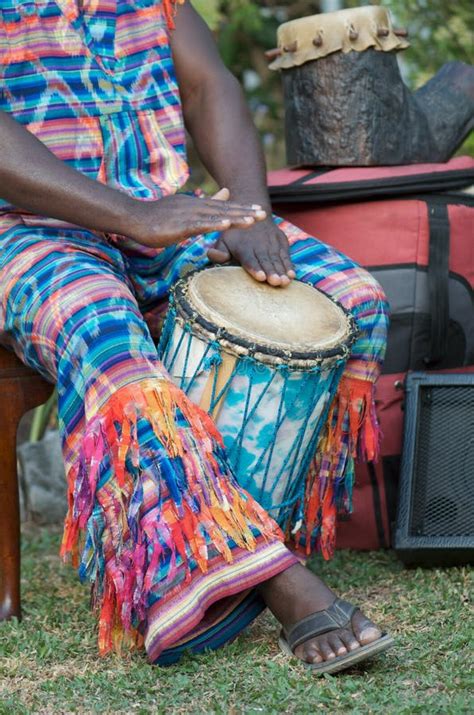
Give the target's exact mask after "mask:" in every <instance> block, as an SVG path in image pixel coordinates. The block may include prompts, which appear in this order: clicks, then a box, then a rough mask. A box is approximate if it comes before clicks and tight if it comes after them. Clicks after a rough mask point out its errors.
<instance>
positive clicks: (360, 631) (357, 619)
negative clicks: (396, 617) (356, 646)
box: [352, 611, 382, 645]
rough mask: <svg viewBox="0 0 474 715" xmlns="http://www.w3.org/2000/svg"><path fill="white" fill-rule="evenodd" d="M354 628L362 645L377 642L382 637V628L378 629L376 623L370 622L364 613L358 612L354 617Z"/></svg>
mask: <svg viewBox="0 0 474 715" xmlns="http://www.w3.org/2000/svg"><path fill="white" fill-rule="evenodd" d="M352 627H353V629H354V633H355V636H356V638H357V640H358V641H359V643H360V644H361V645H367V643H372V642H373V641H376V640H377V639H378V638H380V636H381V635H382V631H381V630H380V628H377V626H376V625H375V623H372V621H369V619H368V618H366V617H365V616H364V615H363V613H361V612H360V611H357V612H356V613H354V615H353V617H352Z"/></svg>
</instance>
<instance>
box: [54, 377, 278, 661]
mask: <svg viewBox="0 0 474 715" xmlns="http://www.w3.org/2000/svg"><path fill="white" fill-rule="evenodd" d="M142 420H145V421H147V423H148V424H149V425H150V426H151V427H152V430H153V433H154V435H155V436H156V437H157V438H158V440H159V442H160V444H161V445H162V446H163V448H162V451H161V453H159V454H150V453H149V452H150V450H149V449H147V447H146V444H142V442H141V441H140V444H139V437H138V432H139V429H140V423H141V421H142ZM183 420H184V421H185V424H184V426H182V424H183ZM188 425H189V427H190V428H189V427H188ZM107 473H108V475H109V478H106V475H107ZM68 489H69V491H68V496H69V511H68V515H67V518H66V523H65V531H64V537H63V543H62V548H61V554H62V556H63V557H64V556H66V555H67V554H68V553H71V554H72V559H73V563H75V564H76V565H77V564H78V560H79V535H80V532H85V531H87V534H86V538H85V545H84V547H83V553H82V559H81V565H80V575H81V578H82V579H88V580H91V581H92V583H93V596H92V600H93V604H94V606H95V608H96V609H97V610H98V611H99V649H100V652H101V654H104V653H107V652H108V651H110V650H111V649H112V648H113V647H114V646H115V647H116V648H120V645H121V643H122V642H123V636H124V634H127V637H128V639H131V641H132V642H135V643H139V642H140V635H139V634H138V633H137V627H138V626H139V625H140V624H141V623H142V622H143V621H144V619H145V618H146V611H147V606H148V596H149V594H150V589H151V587H152V586H153V585H156V581H157V575H158V574H159V579H158V580H159V583H160V586H161V587H164V586H167V585H169V586H170V587H171V588H172V587H173V586H174V585H175V584H174V580H175V579H176V580H177V582H179V589H182V588H183V587H184V586H185V585H186V583H188V582H189V581H190V579H191V569H190V563H192V562H194V564H197V566H198V567H199V569H200V571H201V572H203V573H205V572H206V570H207V565H208V561H209V558H210V551H212V554H213V555H214V556H215V554H216V553H219V554H220V555H221V556H222V557H223V559H224V560H225V561H226V562H227V563H231V562H232V560H233V555H232V549H231V545H230V544H232V542H233V543H234V544H236V545H237V546H238V547H240V548H243V549H247V550H249V551H253V550H254V549H255V547H256V538H255V533H254V532H253V531H252V528H251V527H250V526H249V524H252V526H253V528H254V530H257V534H260V535H263V536H265V537H269V538H276V539H278V540H281V538H282V535H281V533H280V532H279V529H278V527H277V526H276V524H275V523H274V522H273V521H272V520H271V519H270V518H269V517H268V515H267V514H266V513H265V512H264V511H263V509H261V507H259V506H258V504H257V503H256V502H255V501H254V500H253V499H251V498H250V497H249V496H248V495H247V494H246V493H245V492H244V491H243V490H241V489H240V488H239V487H238V485H237V483H236V482H235V479H234V478H233V476H232V475H231V474H230V473H229V468H228V465H227V462H226V457H225V454H224V452H223V447H222V442H221V438H220V435H219V433H218V432H217V430H216V428H215V426H214V424H213V422H212V420H211V419H210V418H209V416H208V415H207V414H206V413H205V412H203V411H202V410H200V409H199V408H198V407H196V406H195V405H193V404H192V403H191V402H190V401H189V400H188V398H187V397H186V396H185V395H184V393H183V392H181V391H180V390H179V389H178V388H177V387H175V386H174V385H173V384H172V383H170V382H168V381H166V380H164V379H162V380H149V381H144V382H141V383H140V384H139V385H138V384H136V385H133V384H132V385H130V386H127V387H124V388H121V389H119V390H118V391H117V392H115V393H114V394H113V395H112V396H111V397H110V399H109V400H108V402H107V403H106V405H105V407H104V408H103V409H102V410H101V412H100V413H99V414H98V415H97V416H96V417H95V419H94V420H93V421H92V422H91V423H90V424H89V425H87V428H86V431H85V435H84V439H83V442H82V450H81V454H80V456H79V458H78V460H77V463H76V465H75V466H74V467H73V468H71V469H70V471H69V474H68ZM229 540H230V543H229ZM183 572H184V574H185V576H184V580H182V579H181V580H180V578H181V575H182V574H183Z"/></svg>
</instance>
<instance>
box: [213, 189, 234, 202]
mask: <svg viewBox="0 0 474 715" xmlns="http://www.w3.org/2000/svg"><path fill="white" fill-rule="evenodd" d="M211 199H212V200H213V201H228V200H229V199H230V191H229V189H219V191H218V192H217V193H216V194H214V196H212V197H211Z"/></svg>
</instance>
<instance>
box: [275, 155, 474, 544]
mask: <svg viewBox="0 0 474 715" xmlns="http://www.w3.org/2000/svg"><path fill="white" fill-rule="evenodd" d="M472 184H474V159H472V158H469V157H457V158H455V159H452V160H451V161H449V162H447V163H445V164H418V165H410V166H397V167H370V168H347V169H332V170H331V169H322V168H318V169H317V170H315V171H313V170H310V169H295V170H290V169H283V170H280V171H275V172H271V173H270V174H269V186H270V195H271V197H272V201H273V206H274V210H275V212H276V213H277V214H279V215H280V216H283V217H284V218H286V219H288V220H289V221H291V222H292V223H294V224H296V225H297V226H300V227H301V228H302V229H303V230H304V231H306V232H307V233H309V234H311V235H314V236H316V237H317V238H318V239H320V240H321V241H324V242H325V243H328V244H330V245H332V246H335V247H336V248H337V249H339V250H341V251H342V252H344V253H345V254H347V255H348V256H350V257H351V258H353V259H354V260H355V261H357V262H358V263H360V264H361V265H363V266H364V267H366V268H368V270H369V271H370V272H371V273H372V274H373V275H374V276H375V277H376V278H377V280H378V281H379V282H380V283H381V285H382V286H383V288H384V290H385V292H386V294H387V297H388V300H389V303H390V306H391V327H390V331H389V339H388V347H387V356H386V361H385V365H384V369H383V374H382V376H381V378H380V380H379V382H378V385H377V391H376V400H377V412H378V416H379V420H380V423H381V428H382V433H383V435H384V436H383V440H382V445H381V457H380V460H379V462H378V463H377V464H374V463H369V464H367V465H358V466H357V468H356V484H355V487H354V509H353V513H352V514H351V515H348V516H346V517H342V518H341V520H340V523H339V526H338V546H339V547H341V548H349V547H350V548H357V549H376V548H381V547H387V546H389V545H390V542H391V530H392V525H393V522H394V520H395V516H396V500H397V489H398V476H399V467H400V455H401V451H402V429H403V395H404V393H403V383H404V378H405V375H406V372H407V371H408V370H432V371H444V370H454V371H457V372H459V371H470V372H471V371H474V307H473V292H474V291H473V289H474V195H473V194H472V193H470V192H469V190H468V187H470V186H471V185H472Z"/></svg>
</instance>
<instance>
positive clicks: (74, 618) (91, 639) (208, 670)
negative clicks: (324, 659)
mask: <svg viewBox="0 0 474 715" xmlns="http://www.w3.org/2000/svg"><path fill="white" fill-rule="evenodd" d="M58 544H59V535H58V533H54V532H52V531H51V530H49V531H48V530H45V529H38V528H34V529H29V530H27V532H26V533H25V534H24V535H23V610H24V618H23V621H22V622H21V623H18V622H15V621H12V622H8V623H2V624H1V625H0V714H1V715H4V714H5V715H6V714H7V713H8V715H20V714H21V715H23V714H26V713H48V714H49V713H54V714H56V713H173V715H174V714H177V715H179V714H180V713H192V714H194V713H196V714H197V713H226V714H228V715H240V714H241V713H242V714H244V713H245V714H247V713H248V714H251V713H255V714H256V713H264V714H267V713H297V714H299V713H303V714H304V713H317V712H318V713H319V712H324V713H345V712H350V713H361V714H362V713H363V714H364V715H365V714H366V713H397V714H398V713H400V714H403V713H407V714H408V713H409V714H410V715H411V714H412V713H423V714H424V713H427V714H429V715H434V714H435V713H443V714H444V713H472V712H474V696H473V692H474V689H473V686H474V680H473V675H472V673H473V669H472V644H473V642H474V628H473V621H472V611H470V606H469V594H470V593H471V594H472V592H473V588H472V586H473V584H472V572H470V571H469V569H467V568H452V569H444V570H442V569H436V570H421V569H417V570H410V571H407V570H404V569H403V567H402V566H401V565H400V564H399V563H398V562H397V560H396V558H395V556H394V554H393V553H390V552H377V553H371V554H363V553H353V552H352V553H351V552H341V553H339V554H337V555H336V557H335V559H334V560H333V561H332V562H331V563H328V564H326V563H324V564H323V563H321V562H320V561H319V560H317V561H315V562H314V563H313V568H315V569H317V570H318V573H321V574H322V575H323V577H324V578H325V579H326V580H327V581H328V583H329V584H330V585H331V586H332V587H334V588H337V590H338V592H339V593H340V594H341V595H343V596H344V597H346V598H349V599H354V600H355V601H357V602H358V603H361V604H364V608H365V610H366V612H367V613H368V614H369V615H370V616H372V617H373V618H374V619H376V620H377V621H378V622H379V623H381V624H383V626H384V627H385V628H386V629H387V630H389V631H390V632H391V633H392V634H393V635H395V636H396V637H397V647H396V648H394V649H393V650H392V651H390V652H389V653H388V654H387V655H386V656H384V657H381V658H379V659H378V660H376V661H374V662H373V664H372V665H370V666H368V667H366V668H365V669H364V668H359V669H356V670H352V671H350V672H349V673H348V674H342V675H338V676H326V677H323V678H320V679H317V678H315V677H314V676H312V675H311V674H310V673H309V672H307V671H306V670H305V669H304V668H303V667H301V666H300V665H299V664H298V663H297V662H296V661H294V660H289V659H287V658H286V657H285V656H284V655H282V654H280V652H279V650H278V646H277V644H276V634H277V626H276V622H275V621H274V620H273V618H272V617H271V616H270V615H268V614H267V615H264V616H263V617H261V618H260V619H259V620H258V621H257V622H256V623H255V624H254V625H253V626H252V628H250V629H249V631H248V632H247V633H246V634H244V635H242V636H241V637H240V638H239V639H238V640H237V641H236V642H235V643H233V644H232V645H230V646H228V647H226V648H225V649H223V650H221V651H220V652H216V653H209V654H207V655H204V656H201V657H199V658H197V657H195V658H191V657H187V658H186V659H185V660H184V661H182V662H181V664H179V665H177V666H173V667H171V668H166V669H158V668H153V667H151V666H149V665H147V663H146V661H145V659H144V657H143V656H142V655H141V654H134V655H128V656H127V657H126V658H124V659H119V658H118V657H116V656H114V657H107V658H105V659H99V658H98V657H97V655H96V645H95V634H94V620H93V618H92V616H91V615H90V613H89V611H88V605H87V601H88V598H87V589H86V588H85V587H84V586H81V585H80V584H79V583H78V582H77V580H76V577H75V574H74V573H73V572H72V570H71V569H70V568H69V567H64V566H62V565H61V564H60V562H59V559H58V557H57V551H58Z"/></svg>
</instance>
